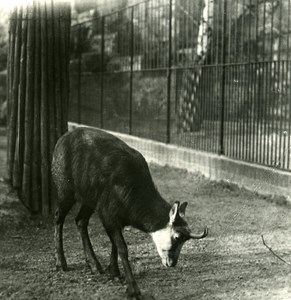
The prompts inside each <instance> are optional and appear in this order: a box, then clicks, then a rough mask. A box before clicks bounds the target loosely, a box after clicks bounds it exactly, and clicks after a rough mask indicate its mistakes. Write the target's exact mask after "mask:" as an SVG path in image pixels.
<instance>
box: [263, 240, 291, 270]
mask: <svg viewBox="0 0 291 300" xmlns="http://www.w3.org/2000/svg"><path fill="white" fill-rule="evenodd" d="M261 238H262V241H263V244H264V246H265V247H266V248H267V249H268V250H269V251H270V252H271V253H272V254H273V255H274V256H276V257H277V258H278V259H280V260H281V261H282V262H283V263H285V264H286V265H288V266H290V267H291V264H290V263H289V262H287V261H286V260H285V259H283V258H282V257H281V256H279V255H278V254H276V253H275V252H274V251H273V250H272V249H271V248H270V247H269V246H268V245H267V244H266V242H265V240H264V236H263V235H261Z"/></svg>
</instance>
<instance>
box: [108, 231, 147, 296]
mask: <svg viewBox="0 0 291 300" xmlns="http://www.w3.org/2000/svg"><path fill="white" fill-rule="evenodd" d="M111 236H112V240H113V241H114V244H115V245H116V247H117V251H118V255H119V256H120V258H121V261H122V264H123V268H124V273H125V279H126V283H127V292H128V295H129V297H132V298H134V299H142V297H141V292H140V289H139V287H138V286H137V283H136V281H135V279H134V277H133V273H132V270H131V267H130V264H129V261H128V251H127V245H126V243H125V241H124V238H123V235H122V233H121V230H115V231H114V232H113V233H112V234H111Z"/></svg>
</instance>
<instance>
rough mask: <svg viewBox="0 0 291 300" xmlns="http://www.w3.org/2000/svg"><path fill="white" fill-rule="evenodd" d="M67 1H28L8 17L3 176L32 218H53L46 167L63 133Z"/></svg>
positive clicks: (52, 203) (67, 33) (68, 29)
mask: <svg viewBox="0 0 291 300" xmlns="http://www.w3.org/2000/svg"><path fill="white" fill-rule="evenodd" d="M69 38H70V3H69V1H67V2H66V1H64V2H60V1H54V0H46V1H41V0H34V1H33V3H30V4H27V5H23V6H21V7H17V8H15V10H14V11H13V13H12V14H11V20H10V28H9V55H8V77H9V78H8V82H9V85H8V89H9V90H8V107H9V111H8V113H9V115H8V143H9V144H8V149H7V157H8V159H7V163H8V176H9V180H10V183H11V185H12V186H13V187H14V188H16V189H17V190H18V194H19V197H20V199H21V200H22V201H23V203H24V204H25V206H26V207H27V208H28V209H29V210H30V211H31V212H32V213H40V214H42V215H48V214H50V213H52V212H53V208H54V201H55V197H54V192H53V185H52V180H51V172H50V166H51V161H52V154H53V149H54V146H55V144H56V142H57V139H58V138H59V137H60V136H61V135H62V134H63V133H64V132H65V131H67V128H68V126H67V116H68V114H67V110H68V109H67V106H68V97H69V72H68V65H69Z"/></svg>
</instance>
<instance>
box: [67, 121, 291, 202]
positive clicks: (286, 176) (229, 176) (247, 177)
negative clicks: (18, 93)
mask: <svg viewBox="0 0 291 300" xmlns="http://www.w3.org/2000/svg"><path fill="white" fill-rule="evenodd" d="M78 126H81V125H78V124H74V123H70V125H69V127H70V128H75V127H78ZM108 132H110V133H111V134H113V135H115V136H117V137H119V138H120V139H122V140H123V141H125V142H126V143H127V144H128V145H130V146H131V147H133V148H135V149H137V150H138V151H140V152H141V153H142V154H143V155H144V157H145V159H146V160H147V161H148V162H152V163H156V164H158V165H161V166H165V165H168V166H170V167H175V168H179V169H186V170H187V171H189V172H194V173H197V172H199V173H201V174H203V175H204V176H205V177H206V178H209V179H210V180H215V181H221V180H222V181H226V182H229V183H232V184H236V185H238V186H239V187H244V188H246V189H248V190H251V191H253V192H257V193H259V194H262V195H274V196H284V197H286V199H287V201H288V202H290V203H291V173H290V172H286V171H281V170H278V169H275V168H269V167H265V166H261V165H257V164H251V163H248V162H244V161H239V160H234V159H230V158H228V157H225V156H219V155H216V154H213V153H207V152H201V151H197V150H193V149H189V148H185V147H179V146H175V145H169V144H164V143H160V142H156V141H153V140H148V139H144V138H139V137H135V136H130V135H127V134H123V133H119V132H112V131H108Z"/></svg>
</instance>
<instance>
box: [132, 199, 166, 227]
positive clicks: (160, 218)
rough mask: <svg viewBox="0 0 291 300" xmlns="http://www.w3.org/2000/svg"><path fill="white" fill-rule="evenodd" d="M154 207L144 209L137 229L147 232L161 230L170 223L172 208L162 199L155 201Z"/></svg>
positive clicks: (148, 206)
mask: <svg viewBox="0 0 291 300" xmlns="http://www.w3.org/2000/svg"><path fill="white" fill-rule="evenodd" d="M151 202H152V205H147V207H144V208H143V212H142V213H141V214H140V215H139V216H138V219H137V224H136V225H137V226H136V227H137V228H138V229H140V230H142V231H144V232H147V233H151V232H155V231H157V230H160V229H162V228H164V227H166V225H167V224H168V222H169V211H170V209H171V206H170V204H169V203H167V202H166V201H165V200H163V199H162V198H158V199H153V200H152V201H151Z"/></svg>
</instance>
